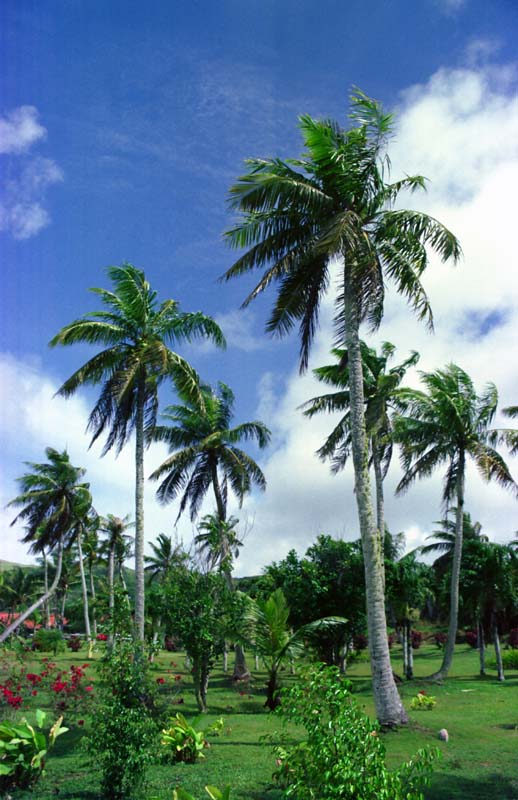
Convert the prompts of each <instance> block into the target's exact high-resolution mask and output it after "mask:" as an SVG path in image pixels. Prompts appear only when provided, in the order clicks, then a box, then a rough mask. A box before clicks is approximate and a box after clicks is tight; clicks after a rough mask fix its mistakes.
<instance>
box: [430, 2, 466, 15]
mask: <svg viewBox="0 0 518 800" xmlns="http://www.w3.org/2000/svg"><path fill="white" fill-rule="evenodd" d="M434 2H435V5H436V6H437V7H438V8H439V10H440V11H442V12H443V13H444V14H446V15H447V16H453V15H455V14H458V13H459V11H462V9H463V8H465V7H466V5H467V3H468V0H434Z"/></svg>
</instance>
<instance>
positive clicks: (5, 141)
mask: <svg viewBox="0 0 518 800" xmlns="http://www.w3.org/2000/svg"><path fill="white" fill-rule="evenodd" d="M46 135H47V131H46V129H45V128H44V127H43V125H40V123H39V121H38V109H37V108H35V107H34V106H20V107H19V108H15V109H13V110H12V111H9V112H8V113H7V114H6V115H5V116H4V117H0V153H23V152H25V151H26V150H28V149H29V147H31V145H32V144H34V142H37V141H38V140H39V139H44V138H45V137H46Z"/></svg>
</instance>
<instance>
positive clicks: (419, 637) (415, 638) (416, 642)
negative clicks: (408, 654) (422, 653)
mask: <svg viewBox="0 0 518 800" xmlns="http://www.w3.org/2000/svg"><path fill="white" fill-rule="evenodd" d="M410 636H411V639H412V650H419V648H420V647H421V644H422V641H423V634H422V633H421V631H412V632H411V634H410Z"/></svg>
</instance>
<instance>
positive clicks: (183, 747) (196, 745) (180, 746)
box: [160, 713, 207, 764]
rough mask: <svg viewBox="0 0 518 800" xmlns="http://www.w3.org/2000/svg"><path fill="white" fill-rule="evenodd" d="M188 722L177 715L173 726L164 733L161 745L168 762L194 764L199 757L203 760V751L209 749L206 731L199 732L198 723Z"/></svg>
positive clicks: (173, 720)
mask: <svg viewBox="0 0 518 800" xmlns="http://www.w3.org/2000/svg"><path fill="white" fill-rule="evenodd" d="M198 719H199V717H197V718H196V719H194V720H193V721H192V723H189V722H187V720H186V719H185V717H184V715H183V714H180V713H178V714H176V716H175V717H173V719H172V720H171V725H170V726H169V727H168V728H166V729H165V730H163V731H162V738H161V740H160V744H161V745H162V747H163V748H164V749H163V754H164V758H165V760H166V761H173V762H175V763H176V762H179V761H183V762H185V763H186V764H194V762H195V761H196V760H197V759H198V757H200V758H203V757H204V756H203V750H204V748H205V747H207V742H206V740H205V736H206V733H205V731H202V730H198V729H197V728H196V723H197V721H198Z"/></svg>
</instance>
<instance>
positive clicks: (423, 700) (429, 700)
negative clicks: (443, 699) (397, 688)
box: [410, 692, 437, 711]
mask: <svg viewBox="0 0 518 800" xmlns="http://www.w3.org/2000/svg"><path fill="white" fill-rule="evenodd" d="M436 705H437V699H436V698H435V697H433V695H431V694H426V692H418V693H417V694H416V696H415V697H412V699H411V701H410V708H411V709H412V711H431V710H432V708H435V706H436Z"/></svg>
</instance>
